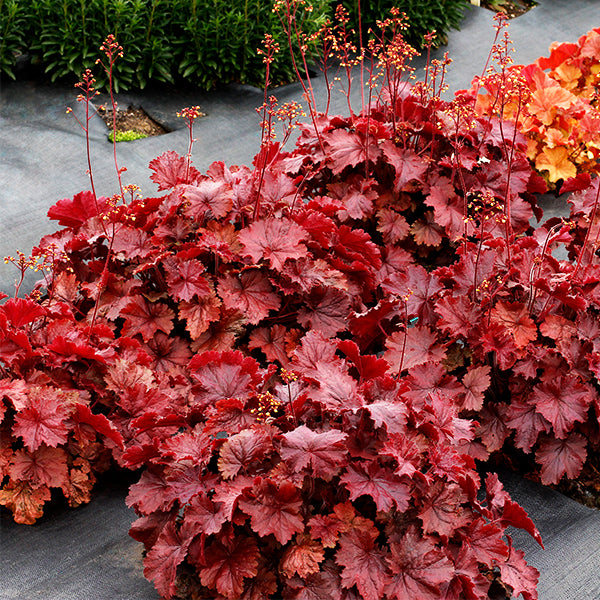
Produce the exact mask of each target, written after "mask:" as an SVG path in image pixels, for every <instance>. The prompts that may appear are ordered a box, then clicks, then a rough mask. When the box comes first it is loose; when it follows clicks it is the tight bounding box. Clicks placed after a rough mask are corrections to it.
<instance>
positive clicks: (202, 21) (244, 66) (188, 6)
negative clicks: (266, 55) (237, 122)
mask: <svg viewBox="0 0 600 600" xmlns="http://www.w3.org/2000/svg"><path fill="white" fill-rule="evenodd" d="M177 4H178V6H179V10H177V11H176V13H177V16H176V27H177V28H178V29H180V30H181V31H182V32H183V34H182V35H181V36H180V37H179V38H176V39H175V45H176V46H177V48H178V49H179V51H180V53H181V55H182V58H181V62H180V64H179V70H180V74H181V75H182V76H183V78H184V79H190V80H192V81H194V82H195V83H196V84H198V85H199V86H200V87H202V88H205V89H208V88H211V87H213V86H214V84H215V83H216V82H218V81H236V82H239V83H248V84H253V85H261V84H262V83H263V82H264V65H263V61H262V57H261V56H260V55H259V54H258V53H257V51H256V50H257V48H259V47H261V45H262V41H263V39H264V36H265V34H266V33H269V34H271V35H272V36H273V39H274V41H275V42H276V43H278V44H279V45H280V47H281V49H282V52H281V53H280V54H278V55H276V56H275V58H274V61H273V63H272V64H271V68H270V70H271V81H272V83H275V84H278V83H287V82H290V81H292V80H293V78H294V75H293V70H292V66H291V63H290V59H289V52H287V47H288V41H287V37H286V34H285V31H284V27H283V26H282V24H281V21H280V16H281V17H282V18H284V14H285V11H286V10H288V8H287V7H289V10H294V6H296V5H299V4H300V3H299V2H297V0H291V1H289V0H288V1H287V2H286V1H285V0H284V1H283V2H281V3H280V4H281V5H282V6H281V8H280V11H279V13H278V12H274V10H273V3H272V2H271V1H270V0H178V2H177ZM290 5H291V6H290ZM329 12H330V11H329V0H313V2H312V10H311V11H310V12H309V11H308V10H305V9H304V8H303V6H297V10H296V19H297V22H298V25H299V27H300V29H301V30H302V31H303V33H305V34H308V35H310V34H312V33H315V32H316V31H318V29H319V28H320V27H321V26H322V25H324V23H325V20H326V18H327V16H328V14H329Z"/></svg>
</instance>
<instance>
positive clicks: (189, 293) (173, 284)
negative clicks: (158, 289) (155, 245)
mask: <svg viewBox="0 0 600 600" xmlns="http://www.w3.org/2000/svg"><path fill="white" fill-rule="evenodd" d="M163 264H164V266H165V269H166V271H167V282H168V284H169V291H170V292H171V294H173V296H175V298H177V299H178V300H184V301H185V302H190V301H191V300H193V298H194V296H198V297H199V298H202V297H204V296H206V295H208V294H210V293H211V291H212V290H211V287H210V284H209V283H208V281H207V279H206V278H205V277H204V276H203V273H204V271H205V269H204V265H203V264H202V263H201V262H200V261H199V260H181V259H177V258H175V259H171V260H165V261H164V263H163ZM165 333H168V331H166V332H165Z"/></svg>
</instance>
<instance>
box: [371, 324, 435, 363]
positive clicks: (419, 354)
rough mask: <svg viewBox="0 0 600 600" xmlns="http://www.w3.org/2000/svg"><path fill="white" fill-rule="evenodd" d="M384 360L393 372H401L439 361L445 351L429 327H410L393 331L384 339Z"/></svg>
mask: <svg viewBox="0 0 600 600" xmlns="http://www.w3.org/2000/svg"><path fill="white" fill-rule="evenodd" d="M386 347H387V350H386V352H385V354H384V356H383V357H384V358H385V360H386V361H387V362H388V364H389V365H390V368H391V369H392V370H393V371H395V372H397V373H398V372H401V371H405V370H408V369H411V368H412V367H415V366H417V365H422V364H424V363H427V362H433V363H436V362H441V361H442V360H443V359H444V358H445V356H446V351H445V349H444V346H443V345H442V344H440V343H439V340H438V338H437V335H436V334H435V332H434V331H433V330H431V329H430V328H429V327H420V326H417V327H411V328H409V329H407V330H406V331H403V330H399V331H395V332H394V333H393V334H392V335H391V336H389V337H388V339H387V340H386Z"/></svg>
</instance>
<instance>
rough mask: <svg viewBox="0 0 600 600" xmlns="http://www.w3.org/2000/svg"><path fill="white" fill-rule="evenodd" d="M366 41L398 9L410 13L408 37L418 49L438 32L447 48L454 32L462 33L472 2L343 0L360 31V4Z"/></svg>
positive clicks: (355, 27) (352, 21) (352, 25)
mask: <svg viewBox="0 0 600 600" xmlns="http://www.w3.org/2000/svg"><path fill="white" fill-rule="evenodd" d="M359 1H360V13H361V22H362V29H363V34H364V36H365V37H364V39H367V37H368V36H367V32H368V30H369V28H372V29H373V30H375V31H377V26H376V22H377V21H378V20H382V19H386V18H388V17H389V16H390V9H392V8H394V7H395V8H398V9H399V10H400V11H401V12H404V13H406V16H407V18H408V24H409V26H410V27H409V29H408V31H406V33H405V35H404V37H405V39H406V41H408V42H409V43H410V44H412V45H413V46H415V47H422V46H423V36H424V35H425V34H426V33H429V32H431V31H433V30H435V31H436V32H437V38H436V41H437V44H438V45H439V44H444V43H446V41H447V35H448V32H449V31H450V29H458V28H459V25H460V22H461V20H462V18H463V15H464V12H465V8H466V7H467V6H470V2H469V0H434V1H431V0H370V1H369V2H365V0H362V1H361V0H342V4H343V5H344V7H345V8H346V9H347V10H348V12H349V13H350V23H349V27H352V28H353V29H354V30H355V31H358V2H359Z"/></svg>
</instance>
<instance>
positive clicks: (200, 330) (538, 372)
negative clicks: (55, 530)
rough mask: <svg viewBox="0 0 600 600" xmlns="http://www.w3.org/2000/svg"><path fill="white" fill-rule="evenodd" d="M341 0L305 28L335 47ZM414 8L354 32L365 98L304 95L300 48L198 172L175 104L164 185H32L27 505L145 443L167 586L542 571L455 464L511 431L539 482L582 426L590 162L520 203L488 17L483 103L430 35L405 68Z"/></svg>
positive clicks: (594, 224) (531, 186)
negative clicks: (36, 272) (37, 268)
mask: <svg viewBox="0 0 600 600" xmlns="http://www.w3.org/2000/svg"><path fill="white" fill-rule="evenodd" d="M283 6H284V5H283V4H282V7H283ZM294 10H295V4H294V3H286V4H285V11H287V12H286V14H287V15H288V17H289V18H290V28H289V40H290V44H291V45H293V44H294V43H298V44H299V45H300V47H302V37H301V34H300V33H299V32H298V33H297V32H295V31H294V29H293V26H292V25H293V19H292V16H293V11H294ZM285 11H284V12H285ZM338 17H339V18H340V20H341V24H340V25H338V26H331V25H328V26H327V27H326V28H325V29H324V31H323V35H324V37H323V39H324V45H323V47H324V49H325V50H326V52H338V53H339V55H338V58H341V62H342V66H343V65H351V64H352V62H351V61H352V48H351V46H349V44H348V42H347V40H348V37H347V32H346V31H345V28H344V22H345V17H344V14H343V11H342V10H341V9H340V10H339V11H338ZM404 26H405V24H404V20H403V18H402V16H401V15H400V14H398V13H395V14H393V15H392V18H390V19H389V20H386V21H384V22H383V23H382V28H383V30H382V33H381V35H380V37H379V38H378V39H375V41H373V42H372V43H371V44H370V46H369V51H368V52H366V51H365V52H363V53H362V54H361V56H362V61H361V62H362V64H363V70H362V76H363V77H366V78H367V80H368V82H369V86H368V87H367V88H366V90H365V99H364V103H363V106H362V107H361V110H360V111H356V112H355V111H354V110H352V108H351V107H350V105H349V114H348V115H347V116H340V115H331V114H329V109H328V106H329V103H327V104H326V106H325V109H324V111H322V112H319V111H318V110H317V107H316V105H315V103H314V96H313V94H312V93H311V84H310V77H309V76H308V74H307V76H306V77H305V78H304V81H303V85H304V86H305V97H306V98H307V99H308V100H309V107H308V114H309V116H310V119H309V120H308V121H307V122H303V123H298V122H297V120H298V118H299V117H300V115H301V109H300V108H299V107H298V105H295V104H290V105H285V106H283V107H278V106H277V103H276V100H274V99H272V98H270V97H269V96H268V93H267V91H266V90H265V102H264V104H263V106H262V107H261V108H260V109H259V111H260V113H261V114H262V116H263V136H262V144H261V147H260V149H259V152H258V154H257V156H256V157H255V159H254V161H253V164H252V166H250V167H247V166H232V167H228V166H226V165H225V164H224V163H223V162H215V163H213V164H212V165H211V166H210V167H209V169H208V170H207V172H206V173H204V174H203V173H200V172H199V171H198V170H197V169H196V168H195V167H194V166H193V163H192V145H193V141H194V138H193V124H194V120H195V118H196V117H197V116H198V114H199V109H198V107H192V108H189V109H184V110H183V111H182V113H181V116H182V117H184V118H185V119H186V120H187V122H188V126H189V134H190V144H189V149H188V153H187V155H186V156H180V155H178V154H177V153H175V152H172V151H171V152H165V153H164V154H162V155H161V156H159V157H157V158H156V159H154V160H153V161H152V162H151V163H150V169H151V171H152V175H151V178H152V180H153V181H154V182H155V183H156V184H157V187H158V191H159V192H161V193H162V195H158V196H156V197H151V198H141V197H139V196H138V195H136V193H135V192H136V190H135V188H133V187H126V186H123V187H122V192H121V194H120V195H118V196H116V197H114V198H110V199H109V198H103V197H99V196H97V195H96V193H95V190H92V191H91V192H82V193H80V194H77V195H76V196H75V197H74V198H70V199H63V200H61V201H59V202H58V203H57V204H56V205H55V206H54V207H53V208H52V209H51V210H50V211H49V216H50V217H51V218H52V219H54V220H56V221H58V224H59V225H60V226H61V227H62V229H61V230H59V231H58V232H56V233H54V234H52V235H49V236H46V237H45V238H44V239H43V240H42V241H41V242H40V244H39V246H38V247H37V248H36V249H35V251H34V259H35V260H37V261H38V264H40V265H41V266H42V267H44V280H43V281H42V282H41V284H40V286H39V288H38V289H37V290H36V293H35V294H34V295H32V296H31V297H28V298H26V299H23V300H21V299H18V298H16V297H15V298H14V299H10V300H7V301H6V302H5V303H4V304H3V305H2V306H1V307H0V335H1V336H2V338H1V340H2V343H1V344H0V360H1V361H2V379H1V380H0V392H1V393H2V398H3V403H2V405H1V406H2V410H1V412H0V416H2V417H3V421H2V428H3V430H2V432H3V436H2V439H3V442H2V443H3V446H2V455H1V456H2V462H1V463H0V465H1V466H2V476H3V480H2V491H1V492H0V502H1V503H2V504H4V505H6V506H8V507H9V508H11V509H12V510H13V512H14V513H15V518H16V519H17V520H21V521H23V522H33V521H34V520H35V519H36V518H38V517H39V516H40V514H41V505H42V504H43V502H44V501H46V500H47V499H48V498H49V495H50V491H49V490H50V489H51V488H61V489H62V490H63V492H64V493H65V495H66V496H67V498H68V499H69V500H70V501H71V499H73V500H72V503H76V502H78V501H81V499H85V498H87V496H84V495H83V494H81V493H76V492H75V491H73V489H75V487H76V486H79V488H77V489H80V488H81V487H84V488H85V490H86V493H87V492H88V491H89V488H90V487H91V483H92V481H93V476H94V475H93V474H94V472H97V471H100V470H102V469H103V468H105V467H106V466H107V464H108V457H109V455H110V456H111V457H112V458H113V459H114V460H115V461H116V462H117V463H118V464H119V465H121V466H122V467H126V468H130V469H138V468H144V471H143V473H142V475H141V479H140V481H139V483H137V484H135V485H134V486H133V487H132V488H131V492H130V494H129V498H128V503H129V505H130V506H132V507H134V508H135V510H136V511H137V512H138V514H139V517H140V518H139V519H138V520H137V521H136V523H135V524H134V526H133V528H132V530H131V533H132V535H133V536H134V537H135V539H137V540H139V541H140V542H143V543H144V545H145V548H146V556H145V562H144V564H145V574H146V576H147V577H148V578H149V579H151V580H152V581H154V583H155V585H156V587H157V589H158V590H159V592H160V593H161V595H162V596H163V597H165V598H172V597H175V596H180V597H186V595H187V596H188V597H202V595H203V594H208V595H210V596H211V597H224V598H231V599H233V598H268V597H284V598H290V599H292V598H298V599H299V598H306V597H309V596H317V597H328V598H329V597H333V598H339V599H342V598H344V599H349V598H354V597H364V598H367V599H373V600H375V599H376V598H377V599H379V598H390V599H400V598H407V597H408V598H416V597H419V598H424V599H429V598H430V599H432V600H433V599H439V598H443V599H445V600H453V599H456V600H458V599H459V598H469V599H481V598H486V597H487V595H488V590H489V588H490V582H492V581H493V582H494V584H493V585H501V586H505V589H506V590H507V593H512V594H513V595H515V596H518V595H522V596H523V598H524V599H525V600H530V599H534V598H536V597H537V593H536V581H537V572H536V571H535V569H532V568H531V567H529V566H527V564H526V562H525V560H524V558H523V553H522V552H521V551H519V550H518V549H515V548H513V547H512V542H511V540H510V536H508V535H507V533H506V528H507V527H508V526H509V525H510V526H515V527H520V528H522V529H525V530H526V531H528V532H529V533H530V534H531V535H533V536H534V537H535V538H536V539H537V540H538V541H540V540H539V534H538V532H537V530H536V529H535V526H534V524H533V523H532V522H531V521H530V520H529V518H528V517H527V515H526V513H525V511H523V509H522V508H520V507H519V506H518V505H517V504H516V503H514V502H513V501H512V500H511V499H510V498H509V496H508V494H507V493H506V492H505V491H504V490H503V489H502V486H501V484H500V483H499V480H498V477H497V476H496V475H494V474H488V475H487V476H486V477H484V478H483V479H484V483H482V482H481V479H480V475H479V474H478V472H477V471H476V469H475V460H480V461H485V460H486V459H488V457H489V455H490V454H492V453H497V452H499V451H501V450H503V449H504V450H509V449H510V448H517V449H518V450H520V451H523V452H524V453H525V455H527V456H529V457H531V459H532V460H531V462H532V463H533V462H534V460H536V461H537V469H538V471H539V474H540V477H541V480H542V481H543V482H544V483H556V482H557V481H559V480H560V479H561V478H562V477H564V476H567V477H575V476H577V474H578V473H579V471H580V469H581V467H582V465H583V463H584V461H585V459H586V453H587V451H588V449H595V448H597V444H598V441H599V439H598V414H600V404H599V402H598V395H597V392H598V383H597V382H598V380H597V375H598V354H599V353H600V349H598V347H597V342H596V339H597V338H598V335H597V332H598V327H599V325H598V319H597V315H598V314H599V308H600V307H599V306H597V304H596V294H595V289H596V287H597V284H598V281H599V279H598V275H597V273H598V266H597V264H596V260H595V257H596V250H597V247H598V238H599V235H600V234H599V232H600V229H599V224H598V219H599V218H600V216H599V215H598V203H599V196H598V185H597V180H595V181H593V182H592V180H591V177H590V176H589V174H587V175H585V176H582V177H580V178H579V179H577V183H576V185H573V186H572V189H576V190H577V191H576V193H574V194H573V195H572V196H571V199H570V202H571V205H572V215H571V219H570V220H569V221H566V220H565V221H564V222H563V221H561V220H558V219H554V220H549V221H548V222H546V223H544V224H543V225H541V226H537V227H534V226H533V225H532V224H531V223H532V222H533V221H534V219H533V217H537V218H538V219H541V217H542V211H541V208H540V207H539V206H538V204H537V200H536V198H537V195H539V194H540V193H542V192H545V191H546V189H547V186H546V182H545V181H544V179H543V178H542V177H541V176H540V175H539V174H538V173H537V172H536V171H535V170H534V168H533V167H532V164H531V162H530V161H529V160H528V151H529V150H530V148H531V146H530V145H528V142H527V138H526V137H525V135H524V133H523V132H522V131H521V130H520V124H521V123H522V120H521V118H520V115H521V114H522V115H526V114H528V113H527V110H528V108H527V107H528V106H530V102H531V97H532V94H531V91H530V90H529V89H528V87H527V85H526V84H527V80H526V79H524V78H523V77H521V76H519V71H518V70H516V69H514V68H513V67H512V65H510V62H509V60H508V49H509V40H508V38H507V37H506V36H505V35H504V33H503V32H504V29H503V27H504V24H503V23H502V22H500V23H499V25H498V28H497V31H498V41H497V44H495V45H494V49H493V52H492V56H491V58H494V59H495V65H496V66H495V68H494V70H493V71H491V72H489V73H486V74H484V76H483V77H482V78H481V79H479V81H478V83H477V85H478V86H479V89H480V90H482V89H486V90H487V91H488V99H489V102H488V104H489V107H490V110H486V111H482V110H480V104H481V100H478V99H477V97H476V96H477V95H476V94H474V93H471V92H466V91H464V92H461V93H459V94H457V95H456V97H455V99H454V100H453V101H451V102H448V101H444V100H443V99H442V98H441V96H440V93H441V90H442V89H443V87H444V74H445V69H446V67H447V64H448V62H449V61H448V59H447V58H445V59H443V60H441V61H431V62H430V63H429V65H428V67H427V70H426V75H425V78H424V80H423V81H422V82H419V83H413V79H412V76H413V71H412V69H411V67H410V65H409V62H408V61H409V59H410V57H411V56H412V55H413V54H414V51H413V50H412V49H411V48H410V46H408V45H407V44H406V43H405V41H404V40H403V38H402V30H403V28H404ZM294 35H296V36H298V37H297V38H294ZM432 40H433V38H430V39H428V44H430V45H431V44H432ZM111 44H116V42H115V41H114V40H111ZM109 46H110V45H109ZM110 47H112V46H110ZM114 47H115V48H117V46H114ZM275 51H276V48H275V47H273V46H272V45H270V43H269V42H267V45H266V48H265V51H264V56H265V63H266V65H267V68H268V66H269V60H270V59H271V58H272V55H273V53H274V52H275ZM367 57H368V58H367ZM331 58H332V57H331V56H330V55H327V56H326V57H325V62H326V63H327V62H330V59H331ZM349 61H350V62H349ZM348 74H349V75H350V74H351V70H350V69H348ZM87 77H88V79H87V81H88V83H89V82H91V80H90V79H89V75H88V76H87ZM350 84H351V82H350V81H349V82H348V86H347V87H346V90H347V91H348V90H349V86H350ZM89 87H90V86H89V85H88V86H87V87H86V90H88V91H87V92H86V94H85V95H84V98H83V99H84V100H85V98H89V96H90V93H91V92H90V91H89V89H88V88H89ZM88 92H89V93H88ZM348 93H349V92H348ZM509 117H515V119H514V121H513V122H511V121H510V120H507V119H508V118H509ZM277 122H279V123H280V124H282V126H283V141H286V140H287V139H288V138H289V137H290V136H291V133H292V130H293V129H294V128H295V127H296V126H297V125H299V128H300V133H299V136H298V138H297V141H296V144H295V146H294V148H293V149H291V150H290V151H288V150H286V149H285V148H284V145H283V143H282V142H280V141H277V139H276V138H275V137H274V133H275V128H276V123H277ZM115 164H116V168H117V171H118V172H119V174H120V173H121V172H122V169H120V168H119V167H118V163H117V162H116V160H115ZM558 246H562V247H563V248H564V249H565V251H566V254H567V256H568V259H563V260H559V259H558V258H556V257H555V256H554V254H553V252H554V251H555V249H556V248H557V247H558ZM34 259H32V260H34ZM15 262H16V263H17V266H18V267H19V268H20V270H21V272H23V271H24V270H25V269H26V268H27V267H28V266H29V262H28V261H27V260H26V259H25V258H24V257H23V258H22V259H18V260H16V261H15ZM576 332H577V335H576ZM483 468H484V469H485V468H486V467H485V465H484V467H483ZM81 482H83V483H81ZM482 487H484V489H485V493H483V494H482V495H478V491H479V490H480V488H482ZM484 496H485V498H484Z"/></svg>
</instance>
